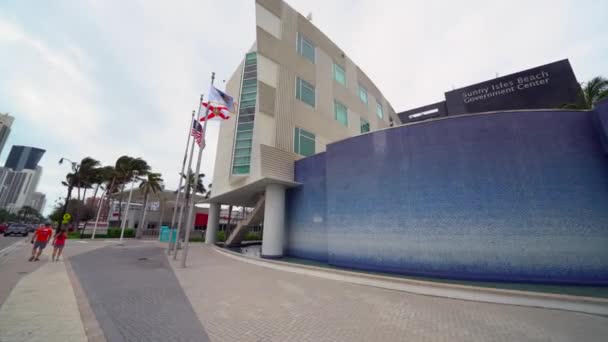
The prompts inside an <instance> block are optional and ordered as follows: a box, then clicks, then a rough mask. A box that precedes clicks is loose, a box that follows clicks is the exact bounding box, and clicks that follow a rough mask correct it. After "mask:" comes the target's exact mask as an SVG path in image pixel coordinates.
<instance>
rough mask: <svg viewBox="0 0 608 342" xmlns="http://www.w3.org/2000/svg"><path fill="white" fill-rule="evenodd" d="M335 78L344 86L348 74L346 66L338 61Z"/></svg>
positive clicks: (335, 67)
mask: <svg viewBox="0 0 608 342" xmlns="http://www.w3.org/2000/svg"><path fill="white" fill-rule="evenodd" d="M334 80H336V82H338V83H340V84H341V85H343V86H345V85H346V74H345V73H344V68H342V67H341V66H340V65H338V64H336V63H334Z"/></svg>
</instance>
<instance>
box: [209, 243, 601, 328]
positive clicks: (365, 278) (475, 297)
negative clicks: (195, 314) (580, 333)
mask: <svg viewBox="0 0 608 342" xmlns="http://www.w3.org/2000/svg"><path fill="white" fill-rule="evenodd" d="M213 248H214V249H215V251H216V252H218V253H220V254H223V255H225V256H227V257H229V258H232V259H236V260H240V261H244V262H247V263H250V264H254V265H258V266H262V267H267V268H271V269H275V270H280V271H285V272H292V273H298V274H304V275H308V276H313V277H318V278H324V279H330V280H337V281H342V282H347V283H352V284H358V285H365V286H373V287H378V288H383V289H388V290H395V291H402V292H409V293H415V294H420V295H426V296H433V297H442V298H451V299H461V300H468V301H475V302H484V303H493V304H507V305H517V306H525V307H535V308H543V309H556V310H565V311H574V312H581V313H587V314H593V315H603V316H608V299H602V298H591V297H579V296H570V295H558V294H546V293H536V292H526V291H517V290H502V289H490V288H484V287H475V286H466V285H456V284H438V283H433V282H426V281H421V280H412V279H402V278H394V277H389V276H380V275H373V274H362V273H358V272H352V271H342V270H334V269H326V268H322V267H316V266H308V265H298V264H293V263H289V262H285V261H276V260H268V259H259V258H253V257H248V256H244V255H242V254H240V253H237V252H232V251H228V250H225V249H222V248H220V247H217V246H213Z"/></svg>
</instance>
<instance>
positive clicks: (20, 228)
mask: <svg viewBox="0 0 608 342" xmlns="http://www.w3.org/2000/svg"><path fill="white" fill-rule="evenodd" d="M27 234H29V232H28V227H27V226H26V225H24V224H20V223H17V224H11V225H10V226H9V227H8V228H7V229H6V231H4V236H9V235H21V236H27Z"/></svg>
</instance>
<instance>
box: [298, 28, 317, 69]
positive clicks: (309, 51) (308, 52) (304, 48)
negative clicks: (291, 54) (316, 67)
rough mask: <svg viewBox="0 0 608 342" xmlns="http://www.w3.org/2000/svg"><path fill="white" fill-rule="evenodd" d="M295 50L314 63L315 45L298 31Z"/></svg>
mask: <svg viewBox="0 0 608 342" xmlns="http://www.w3.org/2000/svg"><path fill="white" fill-rule="evenodd" d="M297 45H298V46H297V50H298V53H299V54H300V56H302V57H304V58H306V59H308V60H309V61H310V62H311V63H313V64H314V63H315V46H314V45H313V44H312V42H311V41H310V40H308V39H306V38H305V37H304V36H303V35H302V34H301V33H299V32H298V44H297Z"/></svg>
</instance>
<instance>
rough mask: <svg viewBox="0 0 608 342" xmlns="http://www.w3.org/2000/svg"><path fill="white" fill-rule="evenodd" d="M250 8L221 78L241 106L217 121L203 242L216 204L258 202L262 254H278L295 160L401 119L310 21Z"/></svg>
mask: <svg viewBox="0 0 608 342" xmlns="http://www.w3.org/2000/svg"><path fill="white" fill-rule="evenodd" d="M255 9H256V28H255V30H256V41H255V43H254V44H253V46H252V48H251V49H250V50H249V52H248V53H247V54H246V55H245V57H244V59H243V61H242V62H241V64H240V65H239V66H238V68H237V70H236V71H235V72H234V74H233V75H232V77H231V78H230V79H229V80H228V82H227V84H226V92H227V93H228V94H231V95H233V96H235V99H236V100H237V102H238V103H239V108H238V110H237V113H236V115H235V117H234V119H231V120H228V121H224V122H222V123H221V125H220V133H219V142H218V150H217V154H216V161H215V169H214V177H213V197H212V198H211V199H209V202H210V203H211V204H210V227H211V229H208V235H207V241H209V242H213V241H214V239H215V234H214V232H215V231H216V230H217V225H218V221H219V210H220V205H221V204H232V205H239V206H248V207H254V206H258V205H263V206H264V245H263V247H262V249H263V250H262V254H263V255H265V256H268V257H275V256H281V255H282V253H283V242H282V241H283V229H284V215H285V190H286V189H287V188H289V187H291V186H295V185H297V183H296V182H295V181H294V168H293V166H294V161H296V160H298V159H300V158H302V157H306V156H311V155H314V154H316V153H320V152H323V151H325V149H326V146H327V144H329V143H332V142H334V141H338V140H342V139H346V138H349V137H353V136H357V135H360V134H363V133H367V132H370V131H375V130H379V129H383V128H387V127H390V126H391V125H393V124H394V123H396V124H398V123H399V118H398V117H397V116H396V114H395V111H394V110H393V108H392V106H391V105H390V103H389V102H388V101H387V100H386V98H385V97H384V96H383V95H382V93H381V92H380V91H379V89H378V87H377V86H376V85H375V84H374V83H373V82H372V81H371V80H370V79H369V78H368V77H367V75H365V73H364V72H363V71H362V70H361V69H360V68H359V67H358V66H357V65H355V64H354V62H353V61H352V60H351V59H350V58H349V57H348V56H347V55H346V54H345V53H344V52H343V51H342V50H341V49H340V48H339V47H338V46H337V45H335V44H334V43H333V42H332V41H331V40H330V39H329V38H328V37H327V36H326V35H325V34H323V33H322V32H321V31H320V30H319V29H318V28H316V27H315V26H314V25H313V24H312V23H311V21H310V20H308V19H307V18H305V17H304V16H302V15H301V14H299V13H298V12H296V11H295V10H294V9H293V8H291V7H290V6H289V5H287V4H286V3H285V2H283V1H280V0H257V1H256V3H255ZM262 196H264V197H263V200H260V199H261V198H262Z"/></svg>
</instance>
